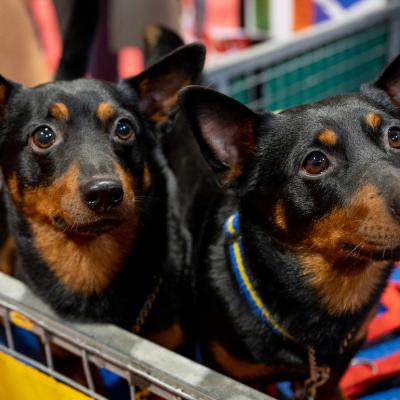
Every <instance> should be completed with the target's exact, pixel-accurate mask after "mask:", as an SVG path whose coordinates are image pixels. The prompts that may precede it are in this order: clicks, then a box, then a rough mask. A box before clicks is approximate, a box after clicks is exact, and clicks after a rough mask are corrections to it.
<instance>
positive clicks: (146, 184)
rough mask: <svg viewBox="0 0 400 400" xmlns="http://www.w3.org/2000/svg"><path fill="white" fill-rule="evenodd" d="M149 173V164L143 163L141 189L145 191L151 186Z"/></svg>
mask: <svg viewBox="0 0 400 400" xmlns="http://www.w3.org/2000/svg"><path fill="white" fill-rule="evenodd" d="M151 181H152V179H151V174H150V170H149V166H148V165H147V163H145V164H144V170H143V190H144V191H145V192H147V191H148V190H149V189H150V186H151Z"/></svg>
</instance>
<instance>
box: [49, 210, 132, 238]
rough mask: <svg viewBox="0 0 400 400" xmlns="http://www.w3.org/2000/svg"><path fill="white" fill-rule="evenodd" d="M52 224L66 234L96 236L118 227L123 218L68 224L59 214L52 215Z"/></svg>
mask: <svg viewBox="0 0 400 400" xmlns="http://www.w3.org/2000/svg"><path fill="white" fill-rule="evenodd" d="M51 220H52V223H53V226H54V227H55V228H56V229H58V230H61V231H63V232H64V233H66V234H78V235H86V236H96V235H99V234H102V233H105V232H109V231H112V230H113V229H116V228H118V227H119V226H120V225H121V224H122V223H123V222H124V219H123V218H116V217H114V218H110V217H107V218H102V219H99V220H96V221H93V222H89V223H83V224H81V223H79V224H78V223H77V224H69V223H67V222H66V221H65V219H64V218H63V217H61V216H60V215H56V216H54V217H52V219H51Z"/></svg>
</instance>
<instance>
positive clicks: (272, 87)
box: [207, 0, 400, 111]
mask: <svg viewBox="0 0 400 400" xmlns="http://www.w3.org/2000/svg"><path fill="white" fill-rule="evenodd" d="M399 53H400V0H388V2H387V6H385V7H379V8H378V7H377V8H376V9H375V10H371V11H370V12H369V13H366V14H364V15H361V16H360V15H354V16H350V17H348V18H347V19H345V20H343V21H340V22H336V21H331V22H325V23H322V24H320V25H318V26H316V27H314V28H312V29H309V30H307V31H305V32H304V33H299V34H297V35H295V36H294V37H293V38H290V39H288V40H286V41H284V40H281V41H270V42H266V43H262V44H258V45H255V46H253V47H251V48H249V49H245V50H242V51H238V52H236V53H233V54H228V55H226V56H224V57H221V58H220V59H218V61H216V62H214V63H212V64H211V65H210V66H209V67H208V68H207V81H208V82H210V83H211V85H212V86H213V87H215V88H216V89H217V90H219V91H221V92H223V93H225V94H228V95H230V96H233V97H234V98H236V99H237V100H239V101H241V102H243V103H244V104H246V105H248V106H249V107H251V108H253V109H255V110H265V109H268V110H270V111H274V110H280V109H284V108H288V107H291V106H295V105H298V104H304V103H309V102H313V101H318V100H320V99H322V98H324V97H327V96H332V95H335V94H338V93H343V92H352V91H358V89H359V87H360V85H361V84H362V83H365V82H368V81H371V80H373V79H375V78H376V77H377V76H378V74H379V72H380V71H381V70H382V68H383V67H384V65H385V64H386V63H387V62H388V61H389V60H390V59H392V58H393V57H394V56H396V55H397V54H399Z"/></svg>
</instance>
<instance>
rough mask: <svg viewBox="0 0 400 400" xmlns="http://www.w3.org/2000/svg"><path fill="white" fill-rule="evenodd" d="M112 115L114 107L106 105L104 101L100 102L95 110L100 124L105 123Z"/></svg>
mask: <svg viewBox="0 0 400 400" xmlns="http://www.w3.org/2000/svg"><path fill="white" fill-rule="evenodd" d="M114 114H115V109H114V107H113V106H112V105H111V104H110V103H107V102H106V101H103V102H101V103H100V104H99V105H98V107H97V110H96V116H97V118H98V119H99V120H100V121H102V122H105V121H107V120H108V119H110V118H111V117H112V116H113V115H114Z"/></svg>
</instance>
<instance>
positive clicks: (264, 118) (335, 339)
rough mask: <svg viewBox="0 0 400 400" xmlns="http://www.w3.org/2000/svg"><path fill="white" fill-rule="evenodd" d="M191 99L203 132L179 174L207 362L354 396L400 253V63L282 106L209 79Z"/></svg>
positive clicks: (186, 143) (188, 145)
mask: <svg viewBox="0 0 400 400" xmlns="http://www.w3.org/2000/svg"><path fill="white" fill-rule="evenodd" d="M180 105H181V108H182V111H183V114H184V116H185V117H186V119H187V121H188V123H189V125H190V126H191V128H192V130H193V132H194V137H195V139H196V140H193V138H191V137H189V136H188V135H187V133H186V136H185V137H183V136H182V140H180V141H177V145H176V148H175V156H176V157H175V160H179V163H178V162H176V164H175V165H173V169H174V170H175V173H176V175H177V178H178V182H179V183H180V195H181V201H182V202H183V207H182V210H184V216H183V217H184V219H185V220H186V223H187V226H188V228H189V229H190V230H191V233H192V238H193V254H192V267H193V290H192V292H193V293H194V308H192V309H191V310H192V314H193V316H195V318H193V324H195V326H196V331H197V332H198V333H199V335H200V345H201V351H202V357H203V358H204V360H205V362H206V363H207V364H208V365H209V366H211V367H213V368H215V369H217V370H219V371H221V372H223V373H225V374H228V375H230V376H231V377H233V378H235V379H238V380H241V381H243V382H245V383H248V384H251V385H254V386H256V387H260V388H262V387H264V386H265V385H266V384H267V383H271V382H277V381H279V380H290V381H292V382H293V387H294V391H295V396H296V398H299V399H300V398H301V399H305V398H307V399H324V400H326V399H342V398H344V397H343V394H342V393H341V391H340V389H339V387H338V382H339V380H340V378H341V376H342V374H343V372H344V371H345V370H346V368H347V366H348V364H349V362H350V360H351V358H352V356H353V355H354V353H355V352H356V351H357V349H358V348H359V347H360V345H361V344H362V343H363V340H364V338H365V334H366V326H367V324H368V321H369V320H370V318H371V316H372V315H373V313H374V309H375V306H376V304H377V303H378V300H379V297H380V295H381V293H382V291H383V289H384V287H385V285H386V283H387V279H388V276H389V274H390V271H391V269H392V265H393V261H394V260H395V259H396V258H398V257H399V255H400V189H399V188H400V113H399V112H398V111H397V110H398V109H399V106H400V57H398V58H396V59H395V60H394V61H393V62H392V64H390V65H389V66H388V67H387V68H386V69H385V70H384V72H383V73H382V75H381V76H380V77H379V78H378V79H377V80H376V81H375V82H374V83H371V84H369V85H365V86H363V87H362V89H361V93H360V94H349V95H341V96H336V97H331V98H328V99H325V100H323V101H320V102H318V103H315V104H310V105H304V106H299V107H295V108H292V109H289V110H286V111H282V112H280V113H278V114H272V113H268V112H266V113H255V112H253V111H251V110H250V109H248V108H247V107H245V106H243V105H242V104H240V103H238V102H237V101H235V100H233V99H231V98H229V97H227V96H225V95H222V94H220V93H217V92H215V91H213V90H210V89H206V88H203V87H200V86H192V87H188V88H186V89H184V90H183V91H181V94H180ZM196 142H197V144H196ZM199 149H200V151H199ZM207 164H208V165H207ZM210 166H211V169H212V171H213V173H214V174H213V175H214V177H216V179H214V180H213V178H212V174H210V171H209V167H210ZM193 310H195V311H193Z"/></svg>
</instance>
